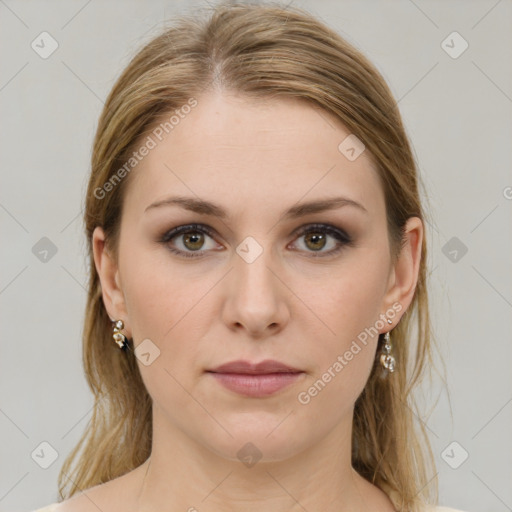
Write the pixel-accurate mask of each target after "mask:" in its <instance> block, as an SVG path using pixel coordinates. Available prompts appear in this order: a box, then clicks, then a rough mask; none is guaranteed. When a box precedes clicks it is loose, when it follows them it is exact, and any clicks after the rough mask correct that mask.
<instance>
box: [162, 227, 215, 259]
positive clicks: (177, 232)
mask: <svg viewBox="0 0 512 512" xmlns="http://www.w3.org/2000/svg"><path fill="white" fill-rule="evenodd" d="M205 235H206V236H207V237H209V238H212V239H213V232H212V230H211V229H210V228H208V227H207V226H204V225H202V224H189V225H186V226H178V227H177V228H174V229H171V230H170V231H168V232H167V233H166V234H165V235H164V236H163V238H162V239H161V242H162V243H164V244H166V245H167V246H168V247H169V250H170V251H171V252H173V253H175V254H178V255H180V256H184V257H185V258H197V257H199V256H202V255H203V253H204V252H206V250H203V249H202V248H203V245H204V243H205ZM180 237H182V240H181V245H182V246H183V247H184V249H176V248H175V247H172V246H171V244H170V243H169V242H170V241H171V240H173V239H174V238H177V239H178V240H179V239H180ZM210 249H213V247H210Z"/></svg>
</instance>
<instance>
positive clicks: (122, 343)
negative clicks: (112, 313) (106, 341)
mask: <svg viewBox="0 0 512 512" xmlns="http://www.w3.org/2000/svg"><path fill="white" fill-rule="evenodd" d="M123 327H124V323H123V321H122V320H114V325H113V326H112V331H113V332H112V338H114V342H115V343H117V345H118V347H119V348H120V349H121V350H126V349H127V348H128V341H127V339H126V336H125V335H124V334H123V333H122V332H121V329H122V328H123Z"/></svg>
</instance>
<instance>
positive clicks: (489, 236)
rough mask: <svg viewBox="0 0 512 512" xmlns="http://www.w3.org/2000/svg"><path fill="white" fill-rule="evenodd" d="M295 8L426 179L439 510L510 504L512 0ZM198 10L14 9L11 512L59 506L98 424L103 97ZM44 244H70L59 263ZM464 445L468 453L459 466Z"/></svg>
mask: <svg viewBox="0 0 512 512" xmlns="http://www.w3.org/2000/svg"><path fill="white" fill-rule="evenodd" d="M293 4H294V5H296V6H298V7H303V8H306V9H308V10H309V11H310V12H311V13H312V14H315V15H317V16H319V17H320V18H321V19H323V20H324V21H326V22H327V23H328V24H329V25H330V26H331V27H333V28H335V29H336V30H337V31H339V32H340V33H341V34H342V35H343V36H344V37H346V38H347V39H348V40H349V41H350V42H352V43H353V44H355V45H356V46H357V47H358V48H360V49H361V50H362V51H363V52H364V53H365V54H366V55H367V56H368V57H369V58H370V59H371V60H372V61H373V62H374V63H375V64H376V66H377V67H378V69H379V70H380V71H381V72H382V74H383V75H384V77H385V79H386V80H387V81H388V83H389V84H390V86H391V89H392V91H393V93H394V94H395V97H396V98H397V99H398V100H399V105H400V109H401V112H402V114H403V118H404V121H405V124H406V128H407V130H408V133H409V135H410V137H411V139H412V142H413V145H414V150H415V153H416V156H417V159H418V162H419V167H420V171H421V175H422V178H423V180H424V182H425V184H426V186H427V194H428V196H429V198H430V215H431V218H432V222H431V226H430V229H429V232H428V243H429V245H430V257H429V260H430V261H429V264H430V267H431V269H432V278H431V285H432V290H431V303H432V309H433V323H434V325H435V335H436V338H437V340H438V343H439V345H440V347H441V349H442V355H443V357H444V359H445V361H446V367H447V376H448V381H447V384H448V389H449V392H450V399H449V397H448V394H447V391H446V389H445V388H444V387H443V385H442V383H441V381H440V380H439V379H437V380H436V382H435V383H434V386H433V387H432V389H428V390H426V391H427V396H429V395H430V397H431V398H432V399H433V400H435V399H437V400H438V401H437V406H436V407H435V408H434V409H433V410H432V412H431V414H430V416H426V417H425V418H423V419H422V420H420V419H419V418H418V421H425V422H426V424H427V427H428V429H429V430H428V431H429V436H430V439H431V441H432V444H433V448H434V452H435V456H436V462H437V465H438V471H439V479H440V502H441V504H445V505H450V506H452V507H456V508H461V509H463V510H466V511H470V512H476V511H479V512H491V511H492V512H502V511H503V512H505V511H507V510H512V485H511V482H512V468H511V460H512V437H511V435H510V432H512V429H511V424H512V385H511V384H512V383H511V381H512V377H511V374H512V372H511V370H510V367H511V361H512V344H511V343H510V341H511V338H510V327H511V318H512V315H511V311H512V309H511V308H512V286H511V281H512V272H511V267H510V261H511V258H510V255H511V253H512V250H511V245H512V243H511V237H510V233H511V232H512V229H511V228H512V216H511V209H512V199H511V198H512V188H511V187H512V175H511V172H510V169H511V164H512V155H511V141H512V124H511V122H510V121H511V117H512V115H511V114H512V68H511V66H510V63H511V62H512V30H511V28H512V25H511V21H512V2H511V1H510V0H509V1H506V0H501V1H496V0H485V1H484V0H482V1H426V0H423V1H420V0H414V1H412V0H400V1H386V2H384V1H338V2H335V1H328V0H322V1H316V2H313V1H300V0H295V1H294V2H293ZM197 5H203V6H204V5H206V4H205V2H204V1H203V2H170V1H152V2H143V1H110V2H100V1H99V0H92V1H87V0H80V1H75V0H72V1H67V2H64V1H62V2H50V1H46V2H41V1H21V0H17V1H15V0H0V23H1V29H0V42H1V46H0V48H1V75H0V76H1V78H0V115H1V119H2V123H1V125H0V130H1V141H2V142H1V143H2V150H1V151H0V161H1V165H0V168H1V173H2V175H1V178H2V185H1V188H0V222H1V229H2V231H1V233H2V244H1V246H0V251H1V257H2V265H1V275H0V311H1V315H2V321H1V350H2V355H1V358H0V379H1V397H0V432H1V453H0V460H1V468H0V510H1V511H7V510H10V511H23V510H30V509H31V508H36V507H40V506H43V505H45V504H48V503H50V502H53V501H56V499H57V492H56V479H57V473H58V470H59V468H60V465H61V464H62V461H63V460H64V458H65V456H66V455H67V454H68V453H69V451H70V450H71V448H72V447H73V446H74V444H75V443H76V442H77V441H78V439H79V436H80V434H81V432H82V431H83V428H84V427H85V425H86V423H87V421H88V419H89V417H90V414H91V407H92V403H93V402H92V395H91V394H90V393H89V391H88V389H87V386H86V383H85V379H84V376H83V371H82V366H81V347H80V336H81V328H82V322H83V309H84V304H85V283H86V264H85V256H84V255H85V252H84V249H85V239H84V236H83V235H82V229H83V227H82V219H81V214H82V205H83V197H84V194H85V186H86V179H87V173H88V167H89V158H90V149H91V144H92V137H93V134H94V130H95V127H96V123H97V120H98V116H99V114H100V110H101V108H102V102H103V100H104V99H105V98H106V95H107V93H108V92H109V90H110V88H111V87H112V85H113V83H114V80H115V79H116V78H117V76H118V75H119V73H120V71H121V70H122V68H123V67H124V66H125V65H126V64H127V63H128V61H129V59H130V57H131V56H132V55H133V54H134V52H135V51H136V49H137V48H139V47H141V46H142V44H143V43H144V42H147V41H148V40H149V39H150V38H151V37H152V36H153V35H155V34H156V33H157V32H158V30H159V29H160V28H161V26H162V22H163V21H165V20H166V19H168V18H170V17H172V16H173V15H174V14H176V13H182V12H192V11H193V10H194V8H195V6H197ZM43 31H47V32H49V33H50V34H51V35H52V37H53V38H55V40H57V42H58V44H59V47H58V49H57V50H56V51H55V52H54V53H53V54H52V55H51V56H50V57H49V58H47V59H43V58H41V57H40V56H39V55H38V54H37V53H36V52H35V51H34V50H33V49H32V48H31V43H32V41H34V40H35V39H36V38H37V37H38V36H39V34H40V33H41V32H43ZM453 31H457V32H459V33H460V34H461V36H462V37H463V38H464V39H465V40H466V41H467V42H468V44H469V47H468V49H467V50H466V51H465V52H464V53H462V54H461V55H460V56H459V57H458V58H452V57H451V56H449V55H448V54H447V53H446V51H445V50H444V49H443V47H442V42H443V41H444V40H445V39H446V37H447V36H448V35H449V34H451V33H452V32H453ZM448 41H450V40H448ZM448 44H450V45H451V46H453V47H454V50H457V49H460V48H461V46H460V41H458V42H457V41H455V42H454V43H451V42H450V43H448ZM454 50H452V51H454ZM43 237H47V238H48V239H49V240H51V242H52V243H53V244H54V245H55V248H56V251H57V252H56V253H55V254H54V255H52V253H51V252H50V253H48V255H47V256H46V258H47V261H46V262H45V261H41V259H40V258H41V257H42V255H41V254H38V252H37V248H38V247H39V246H38V245H36V244H38V243H39V244H44V243H47V242H40V240H41V238H43ZM453 237H456V238H455V240H452V238H453ZM447 244H448V245H447ZM461 244H464V246H465V247H466V248H467V253H466V254H463V255H462V253H463V251H462V249H461V248H462V245H461ZM34 246H36V249H34ZM454 249H455V250H456V251H457V253H454V252H453V250H454ZM39 250H40V249H39ZM454 259H455V261H454ZM430 403H431V402H430ZM450 404H451V407H452V410H453V418H452V417H451V414H450ZM43 441H46V442H48V443H49V444H50V445H51V446H52V447H54V449H55V450H56V451H57V452H58V458H57V460H56V461H55V462H54V463H53V464H52V465H50V466H49V467H48V469H43V468H41V467H40V466H39V465H38V464H37V463H36V462H35V461H34V460H33V459H32V457H31V454H32V453H33V452H34V450H36V453H41V452H40V450H41V448H40V443H41V442H43ZM452 442H456V443H458V444H457V445H452V446H451V447H449V445H450V444H451V443H452ZM447 447H449V448H448V450H446V448H447ZM452 449H453V451H452ZM463 450H465V451H466V452H467V453H468V454H469V457H468V459H467V460H466V461H465V462H464V463H463V464H461V465H460V466H459V467H458V468H457V469H453V468H452V467H450V465H449V464H448V461H449V462H450V463H451V464H452V465H457V464H459V463H460V461H461V460H462V459H463V455H464V451H463ZM43 451H44V453H45V457H48V456H49V455H48V454H49V453H50V451H49V450H48V449H44V448H43ZM443 454H444V455H443ZM35 458H36V459H37V457H35ZM42 459H44V457H40V458H39V462H41V461H42V462H44V461H43V460H42ZM48 460H49V459H48Z"/></svg>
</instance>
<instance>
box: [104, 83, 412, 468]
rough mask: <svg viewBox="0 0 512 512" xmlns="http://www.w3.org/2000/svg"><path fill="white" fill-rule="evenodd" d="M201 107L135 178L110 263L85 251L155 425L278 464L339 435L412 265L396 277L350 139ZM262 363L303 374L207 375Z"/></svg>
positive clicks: (219, 102)
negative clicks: (131, 354)
mask: <svg viewBox="0 0 512 512" xmlns="http://www.w3.org/2000/svg"><path fill="white" fill-rule="evenodd" d="M197 100H198V103H197V106H196V107H195V108H193V109H192V110H191V111H190V113H189V114H188V115H186V116H185V117H184V118H182V119H180V122H179V124H178V125H177V126H175V127H174V129H173V130H172V131H171V132H170V133H169V135H168V136H167V137H166V138H165V139H164V140H163V141H162V142H160V143H159V144H157V145H156V147H154V148H153V149H151V151H149V154H148V155H147V156H145V157H144V159H143V160H142V161H141V162H140V163H139V164H138V165H137V167H136V168H135V169H134V170H133V171H132V173H133V174H132V175H131V176H130V180H131V181H130V184H129V185H130V186H129V187H128V188H127V191H126V196H125V200H124V201H125V202H124V207H123V214H122V221H121V231H120V239H119V260H118V261H117V262H116V263H111V266H109V264H108V263H105V260H103V264H102V263H100V262H101V251H100V249H99V247H100V244H99V243H98V244H95V247H96V249H95V250H96V252H95V257H96V262H97V268H98V269H99V272H100V275H101V278H102V287H103V291H104V301H105V304H106V305H107V309H108V310H109V314H110V316H111V317H112V318H121V319H123V320H124V323H125V326H126V328H125V330H124V333H125V334H127V335H128V336H129V337H133V340H134V344H135V347H137V348H138V350H139V352H141V353H146V354H149V355H146V356H144V358H140V359H139V358H138V359H137V361H138V365H139V368H140V371H141V374H142V378H143V380H144V383H145V385H146V387H147V389H148V392H149V394H150V395H151V396H152V398H153V402H154V407H155V409H154V414H155V415H158V424H159V425H165V427H162V428H165V429H167V430H168V431H169V432H171V431H175V432H176V431H180V432H181V433H182V434H183V435H185V436H187V438H189V439H191V440H193V441H194V442H196V443H198V445H200V446H202V447H204V448H205V449H208V450H210V451H212V452H215V453H217V454H219V455H221V456H223V457H225V458H228V459H233V460H234V459H236V458H237V457H238V456H237V452H238V451H239V450H240V448H241V447H242V446H244V445H245V444H246V443H247V442H251V443H252V444H253V445H255V446H256V447H257V449H258V450H259V451H260V452H261V455H262V457H263V459H264V460H269V461H270V460H282V459H284V458H287V457H291V456H293V455H294V454H298V453H300V452H301V451H303V450H305V449H307V448H310V447H312V446H314V445H315V444H316V443H319V442H320V441H321V440H323V439H327V438H328V437H329V434H330V433H332V432H335V431H340V432H341V431H344V432H345V434H346V433H347V430H346V429H347V428H349V427H350V424H351V421H352V411H353V407H354V403H355V401H356V399H357V397H358V396H359V395H360V393H361V391H362V390H363V388H364V386H365V384H366V381H367V379H368V377H369V374H370V371H371V368H372V365H373V362H374V359H375V357H376V347H377V340H378V336H377V334H378V333H379V332H380V333H381V332H386V331H387V330H390V329H391V328H392V327H394V326H395V325H396V324H397V323H398V321H399V317H400V316H401V314H403V312H404V311H405V309H406V306H407V305H408V303H409V302H410V299H411V297H412V291H413V288H414V284H415V282H414V279H415V276H414V275H415V269H414V258H408V259H407V261H406V263H405V264H404V266H403V268H404V269H407V270H404V271H402V270H401V268H402V267H394V266H392V264H391V257H390V247H389V241H388V234H387V229H386V212H385V203H384V195H383V191H382V189H381V186H380V183H379V180H378V175H377V173H376V171H375V169H374V167H373V165H372V162H371V160H370V156H369V155H368V152H367V151H364V152H363V153H362V154H361V155H360V156H359V157H358V158H356V159H355V160H353V159H352V161H351V160H349V159H348V158H347V157H346V156H345V155H344V154H343V153H342V152H340V150H339V149H338V146H339V145H340V143H341V142H342V141H343V140H344V139H345V138H346V137H347V136H348V135H349V134H350V132H349V131H348V130H346V129H345V128H344V127H343V126H342V125H341V124H340V123H339V122H338V121H337V120H336V119H334V118H333V117H331V116H330V115H329V114H328V113H326V112H324V111H319V110H317V109H315V108H314V107H312V106H310V105H308V104H306V103H303V102H301V101H298V100H293V99H279V100H273V101H269V102H265V103H263V102H261V101H254V100H249V99H247V98H243V97H241V96H233V95H227V94H226V93H222V94H220V93H215V94H213V93H211V94H208V95H205V96H202V97H199V98H197ZM167 117H169V116H167ZM177 197H180V198H188V200H189V201H188V203H184V204H182V205H180V204H178V203H172V202H169V200H171V199H173V198H177ZM332 199H339V201H338V202H333V203H332V205H331V207H330V208H329V209H325V208H324V209H321V208H316V209H315V208H309V209H308V208H306V207H304V208H299V206H300V205H305V204H309V203H317V202H319V201H325V200H332ZM166 201H167V202H166ZM194 201H195V202H196V205H197V202H199V201H205V202H206V201H207V202H209V203H212V204H213V205H215V206H214V207H213V208H211V207H206V206H205V205H204V204H203V205H202V207H201V208H200V209H198V211H193V202H194ZM324 207H325V204H324ZM210 210H212V211H210ZM191 225H193V226H191ZM178 230H181V231H178ZM101 236H102V232H101V229H100V228H97V231H96V232H95V240H96V241H97V242H98V241H99V240H100V239H101ZM418 251H419V248H418V249H417V251H416V253H417V252H418ZM411 262H412V263H411ZM416 270H417V268H416ZM109 272H111V275H114V276H115V278H114V280H115V284H112V286H111V285H110V284H109V281H108V275H109ZM117 287H118V288H117ZM386 312H387V316H388V317H389V318H392V321H393V325H392V326H390V325H388V324H387V323H386V322H385V321H383V318H384V316H383V315H386ZM136 353H137V350H136ZM268 359H272V360H277V361H279V362H281V363H284V364H285V365H288V366H290V367H293V368H295V369H298V370H300V371H301V373H298V374H295V376H290V375H289V374H288V376H286V378H285V377H284V376H283V375H281V376H277V377H276V376H274V377H275V378H274V380H272V379H271V378H270V377H269V376H268V375H267V377H265V378H261V376H260V377H255V376H253V377H247V376H246V378H245V380H244V379H243V378H242V379H241V378H235V379H234V380H231V381H229V379H230V377H229V376H227V375H225V374H224V376H220V375H219V374H217V375H215V374H213V373H210V372H209V370H213V369H215V368H216V367H218V366H219V365H222V364H224V363H228V362H231V361H235V360H245V361H249V362H253V363H258V362H261V361H263V360H268ZM143 361H144V362H143ZM145 363H149V364H145ZM257 379H260V380H257ZM263 379H266V381H265V382H264V381H263ZM286 379H287V380H286ZM228 381H229V382H232V383H233V382H235V384H238V385H240V386H242V388H241V389H242V390H241V391H240V390H238V391H237V390H233V389H232V388H228V387H226V385H225V383H226V382H228ZM319 381H321V382H320V383H319ZM257 382H259V384H257ZM285 382H286V385H284V387H280V388H279V386H280V385H281V386H282V385H283V383H285ZM276 383H277V384H276ZM315 383H316V384H315ZM244 384H245V385H246V386H249V388H250V389H252V390H254V386H260V387H259V388H258V389H259V393H258V392H256V393H255V394H253V395H252V396H248V395H247V394H244V393H245V392H244V389H245V390H246V391H247V389H248V388H247V387H246V388H243V385H244ZM273 385H276V388H277V389H276V388H272V386H273ZM251 386H253V387H251ZM265 386H267V387H265ZM319 419H320V421H319Z"/></svg>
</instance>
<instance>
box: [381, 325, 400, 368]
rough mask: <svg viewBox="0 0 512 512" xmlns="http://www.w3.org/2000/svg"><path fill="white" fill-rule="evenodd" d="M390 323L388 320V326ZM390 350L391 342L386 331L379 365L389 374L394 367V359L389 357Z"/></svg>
mask: <svg viewBox="0 0 512 512" xmlns="http://www.w3.org/2000/svg"><path fill="white" fill-rule="evenodd" d="M392 323H393V322H392V321H391V320H390V319H389V318H388V324H392ZM391 348H392V347H391V340H390V336H389V331H388V332H387V333H386V334H384V345H383V347H382V354H381V356H380V364H381V365H382V367H383V368H385V369H386V370H387V371H388V372H389V373H393V372H394V371H395V366H396V361H395V358H394V357H393V356H392V355H391Z"/></svg>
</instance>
